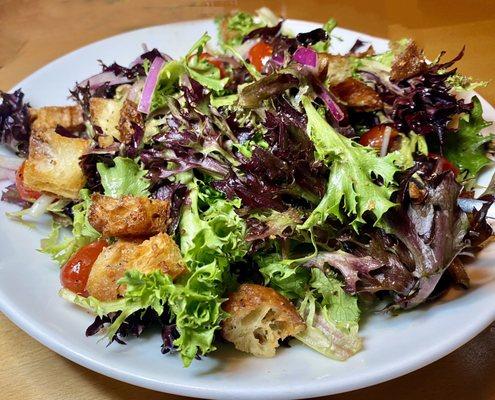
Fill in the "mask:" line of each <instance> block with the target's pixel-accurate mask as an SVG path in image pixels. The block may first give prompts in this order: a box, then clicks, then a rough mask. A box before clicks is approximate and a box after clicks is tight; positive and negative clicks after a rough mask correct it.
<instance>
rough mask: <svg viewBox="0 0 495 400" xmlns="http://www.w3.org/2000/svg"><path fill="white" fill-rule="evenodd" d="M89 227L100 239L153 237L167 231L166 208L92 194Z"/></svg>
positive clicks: (163, 203) (137, 199) (129, 198)
mask: <svg viewBox="0 0 495 400" xmlns="http://www.w3.org/2000/svg"><path fill="white" fill-rule="evenodd" d="M91 200H92V202H91V206H90V208H89V213H88V219H89V223H90V224H91V225H92V226H93V228H95V229H96V230H97V231H98V232H100V233H101V234H102V235H103V236H107V237H108V236H112V237H130V236H148V237H149V236H153V235H156V234H157V233H160V232H164V231H165V230H166V229H167V225H168V220H169V210H170V204H169V202H168V201H164V200H154V199H153V200H151V199H147V198H146V197H134V196H123V197H121V198H119V199H116V198H113V197H109V196H103V195H101V194H99V193H95V194H93V195H92V196H91Z"/></svg>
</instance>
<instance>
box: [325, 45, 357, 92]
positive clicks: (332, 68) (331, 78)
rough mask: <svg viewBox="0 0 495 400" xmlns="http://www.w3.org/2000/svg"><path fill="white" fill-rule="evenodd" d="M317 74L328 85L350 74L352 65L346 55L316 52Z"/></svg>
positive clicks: (338, 81) (334, 83) (336, 82)
mask: <svg viewBox="0 0 495 400" xmlns="http://www.w3.org/2000/svg"><path fill="white" fill-rule="evenodd" d="M317 67H318V75H319V76H320V77H321V78H322V79H323V80H325V81H326V82H328V84H329V85H330V86H333V85H336V84H338V83H340V82H342V81H344V80H345V79H346V78H349V77H351V76H352V67H351V63H350V62H349V58H348V57H346V56H340V55H334V54H328V53H318V65H317Z"/></svg>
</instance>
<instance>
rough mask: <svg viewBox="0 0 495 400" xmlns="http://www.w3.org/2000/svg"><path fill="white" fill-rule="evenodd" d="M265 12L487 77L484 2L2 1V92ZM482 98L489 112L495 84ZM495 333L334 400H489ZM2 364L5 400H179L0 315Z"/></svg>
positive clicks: (494, 61) (492, 65)
mask: <svg viewBox="0 0 495 400" xmlns="http://www.w3.org/2000/svg"><path fill="white" fill-rule="evenodd" d="M262 5H267V6H269V7H270V8H272V9H273V10H274V11H276V12H279V13H281V14H283V15H285V16H287V17H291V18H299V19H306V20H315V21H324V20H325V19H326V18H327V17H329V16H333V17H335V18H336V19H337V20H338V21H339V24H340V25H341V26H343V27H347V28H351V29H355V30H358V31H362V32H367V33H369V34H372V35H375V36H382V37H388V38H392V39H398V38H401V37H405V36H409V37H412V38H415V39H416V40H417V41H418V42H419V43H420V44H421V45H422V46H423V47H424V48H425V50H426V54H427V56H428V57H430V58H434V57H435V55H436V54H437V53H438V52H439V51H440V50H447V51H448V53H449V55H450V56H454V55H455V54H457V52H458V51H459V50H460V48H461V47H462V46H463V45H466V47H467V51H466V57H465V58H464V59H463V60H462V61H461V62H460V63H459V67H460V70H461V71H462V72H464V73H465V74H467V75H473V76H475V77H476V78H478V79H481V80H489V79H493V78H494V71H495V54H494V53H495V33H494V32H495V30H494V26H495V2H493V1H488V0H486V1H483V0H476V1H464V2H463V1H454V0H435V1H428V0H415V1H392V0H391V1H380V0H376V1H374V2H369V1H364V0H354V1H324V0H287V1H268V0H266V1H234V0H210V1H200V0H182V1H181V0H157V1H146V2H141V1H131V0H121V1H119V0H106V1H97V0H71V1H64V0H52V1H49V0H33V1H27V0H1V1H0V40H1V42H0V88H2V89H9V88H10V87H11V86H12V85H14V84H15V83H16V82H18V81H19V80H21V79H22V78H24V77H25V76H27V75H29V74H30V73H32V72H34V71H35V70H37V69H38V68H40V67H42V66H43V65H45V64H46V63H48V62H49V61H51V60H53V59H55V58H57V57H59V56H61V55H63V54H65V53H67V52H69V51H72V50H74V49H76V48H78V47H80V46H83V45H85V44H88V43H91V42H93V41H95V40H98V39H102V38H104V37H107V36H110V35H114V34H116V33H120V32H123V31H128V30H132V29H136V28H141V27H144V26H147V25H156V24H162V23H167V22H172V21H180V20H188V19H196V18H208V17H212V16H215V15H217V14H219V13H222V12H225V11H226V10H228V9H231V8H244V9H247V10H253V9H255V8H258V7H260V6H262ZM164 48H165V49H166V43H164ZM480 92H481V93H482V94H483V95H484V96H485V97H486V98H487V99H488V100H489V101H491V102H492V103H495V84H493V85H492V86H491V87H489V88H486V89H482V90H480ZM0 279H1V278H0ZM462 323H464V321H459V324H462ZM494 328H495V326H492V327H490V328H488V329H487V330H485V331H484V332H483V333H482V334H481V335H479V336H478V337H477V338H475V339H473V340H472V341H471V342H469V343H468V344H467V345H465V346H463V347H462V348H461V349H459V350H457V351H456V352H454V353H453V354H451V355H449V356H447V357H445V358H444V359H442V360H440V361H438V362H436V363H434V364H432V365H430V366H428V367H426V368H423V369H421V370H419V371H417V372H414V373H411V374H409V375H407V376H404V377H402V378H399V379H396V380H394V381H391V382H388V383H384V384H381V385H378V386H375V387H372V388H368V389H364V390H360V391H356V392H353V393H348V394H343V395H339V396H335V397H332V399H335V400H354V399H368V400H373V399H385V398H390V399H405V400H407V399H417V398H421V399H423V400H430V399H431V400H433V399H434V400H442V399H449V400H456V399H459V400H461V399H468V398H469V399H492V400H495V379H493V377H494V375H495V356H494V355H493V354H495V329H494ZM0 360H1V365H0V398H2V399H23V400H33V399H43V400H51V399H68V398H70V399H72V400H83V399H88V400H103V399H137V398H141V399H150V400H151V399H172V398H176V399H178V398H179V397H177V396H171V395H167V394H161V393H156V392H152V391H149V390H145V389H140V388H137V387H134V386H131V385H128V384H125V383H121V382H118V381H115V380H112V379H109V378H106V377H104V376H101V375H98V374H96V373H94V372H91V371H89V370H87V369H84V368H82V367H80V366H78V365H76V364H74V363H72V362H70V361H67V360H66V359H64V358H62V357H60V356H58V355H57V354H55V353H53V352H51V351H50V350H48V349H46V348H45V347H43V346H42V345H40V344H39V343H37V342H36V341H35V340H34V339H31V338H30V337H29V336H28V335H26V334H25V333H24V332H22V331H21V330H19V329H18V328H17V327H15V326H14V325H13V324H12V323H11V322H10V321H8V320H7V319H6V318H5V317H4V316H3V315H1V314H0Z"/></svg>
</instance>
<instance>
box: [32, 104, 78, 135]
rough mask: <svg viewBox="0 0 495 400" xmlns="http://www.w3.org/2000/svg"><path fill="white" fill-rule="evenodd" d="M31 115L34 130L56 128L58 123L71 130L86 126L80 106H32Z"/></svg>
mask: <svg viewBox="0 0 495 400" xmlns="http://www.w3.org/2000/svg"><path fill="white" fill-rule="evenodd" d="M29 117H30V120H31V129H32V130H33V131H43V130H46V129H55V128H56V127H57V125H60V126H62V127H64V128H65V129H68V130H70V131H78V130H82V128H83V127H84V121H83V114H82V110H81V107H79V106H69V107H41V108H30V109H29Z"/></svg>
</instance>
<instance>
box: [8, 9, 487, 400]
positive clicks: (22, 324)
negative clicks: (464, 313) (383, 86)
mask: <svg viewBox="0 0 495 400" xmlns="http://www.w3.org/2000/svg"><path fill="white" fill-rule="evenodd" d="M212 21H213V19H211V18H202V19H194V20H184V21H176V22H170V23H166V24H157V25H151V26H144V27H141V28H138V29H132V30H128V31H125V32H120V33H117V34H115V35H111V36H108V37H105V38H102V39H99V40H96V41H93V42H91V43H88V44H86V45H83V46H81V47H79V48H76V49H74V50H72V51H70V52H68V53H65V54H63V55H61V56H59V57H57V58H55V59H53V60H52V61H50V62H48V63H47V64H45V65H43V66H41V67H40V68H38V69H37V70H35V71H34V72H32V73H31V74H29V75H28V76H26V77H25V78H23V79H22V80H21V81H19V82H18V83H16V84H15V85H14V86H13V87H12V88H11V90H15V89H18V88H21V87H22V86H23V85H24V84H26V83H28V82H30V81H32V80H36V78H37V76H38V74H41V73H42V72H43V71H44V70H45V69H49V68H51V67H53V65H55V64H57V63H59V62H61V61H63V60H64V59H65V58H68V57H70V56H73V55H74V54H75V53H77V52H80V51H82V50H84V49H86V48H88V47H92V46H94V45H98V44H101V43H102V42H105V41H108V40H114V39H117V38H119V37H123V36H126V35H131V36H132V34H134V33H135V32H138V31H143V30H147V29H155V28H157V29H159V28H161V27H164V26H174V25H176V26H180V25H184V24H191V23H195V24H202V23H211V22H212ZM286 21H288V22H290V23H298V24H299V23H300V24H309V25H315V24H320V23H319V22H316V21H308V20H301V19H293V18H288V19H287V20H286ZM336 29H337V32H338V31H344V32H348V33H352V34H357V35H359V36H365V37H368V38H372V39H375V40H381V41H386V42H387V43H388V42H389V40H388V39H385V38H381V37H377V36H373V35H369V34H367V33H364V32H359V31H355V30H352V29H347V28H341V27H338V28H336ZM476 95H477V96H478V97H479V98H480V100H481V101H482V104H483V106H484V107H485V106H488V107H489V108H491V110H492V111H493V112H494V113H495V107H493V106H492V105H491V104H490V103H489V102H488V101H487V100H486V99H484V98H483V97H482V96H480V95H479V94H476ZM0 312H2V313H3V314H4V315H5V316H6V317H7V318H8V319H9V320H10V321H11V322H13V323H14V324H15V325H16V326H17V327H18V328H20V329H22V330H23V331H24V332H25V333H27V334H28V335H29V336H31V337H32V338H34V339H35V340H37V341H38V342H39V343H41V344H42V345H43V346H45V347H47V348H49V349H50V350H52V351H54V352H55V353H57V354H59V355H61V356H62V357H64V358H67V359H68V360H70V361H72V362H74V363H76V364H78V365H81V366H83V367H85V368H88V369H90V370H92V371H94V372H97V373H99V374H102V375H105V376H107V377H110V378H112V379H116V380H118V381H121V382H125V383H128V384H132V385H135V386H138V387H143V388H146V389H151V390H155V391H159V392H166V393H170V394H174V395H182V396H192V397H198V398H215V399H217V398H219V399H231V398H232V397H234V396H235V398H238V399H250V398H253V397H259V396H264V397H268V396H269V398H271V399H297V398H303V397H304V398H308V397H317V396H325V395H333V394H337V393H343V392H348V391H351V390H358V389H363V388H366V387H369V386H373V385H377V384H380V383H383V382H386V381H389V380H392V379H395V378H398V377H400V376H403V375H406V374H408V373H410V372H413V371H416V370H418V369H420V368H423V367H424V366H426V365H429V364H431V363H433V362H435V361H437V360H439V359H441V358H443V357H445V356H447V355H448V354H450V353H452V352H453V351H455V350H457V349H458V348H459V347H461V346H462V345H464V344H466V343H467V342H469V341H470V340H471V339H473V338H474V337H475V336H476V335H478V334H479V333H480V332H482V331H483V330H484V329H485V328H486V327H488V326H489V325H490V324H491V323H492V322H493V321H494V320H495V306H494V307H493V309H489V310H486V312H485V313H484V314H482V316H479V317H478V319H477V320H476V323H472V324H468V325H461V327H464V328H463V329H460V330H457V331H456V332H455V333H454V334H452V335H451V336H450V337H449V339H450V340H448V341H442V342H440V343H438V344H437V345H436V346H435V348H434V351H426V350H423V351H421V349H420V350H419V351H418V352H417V353H416V354H415V355H414V356H413V357H409V358H408V359H407V362H399V363H398V364H399V365H395V368H393V370H391V367H390V366H389V367H387V368H382V369H381V370H380V369H379V371H378V372H377V371H376V370H373V372H371V371H370V373H368V374H365V375H364V376H362V378H361V379H360V380H359V381H358V383H356V382H355V381H354V382H353V378H352V377H351V376H349V377H347V378H345V379H342V380H341V381H340V382H339V383H338V384H335V382H332V383H331V384H330V385H325V382H324V381H320V382H319V383H318V385H315V384H311V383H306V384H303V385H297V386H292V387H291V388H290V390H289V391H281V390H280V388H277V387H275V388H272V389H270V387H268V388H259V387H258V388H253V389H252V390H251V391H250V392H249V393H246V392H245V391H244V389H240V390H236V389H227V390H225V389H222V388H220V387H219V386H217V387H216V388H212V387H204V386H201V387H198V386H194V384H191V385H184V384H180V383H173V382H158V381H156V380H154V379H148V378H146V377H145V376H137V375H135V374H133V373H132V372H128V371H125V370H123V369H120V368H114V367H112V366H110V365H108V364H105V363H102V362H100V361H97V360H95V359H92V358H91V357H88V356H86V355H84V354H83V353H81V352H79V351H77V350H74V349H72V348H69V347H68V346H65V345H63V344H62V343H60V342H58V341H57V340H54V339H51V338H50V335H49V332H47V331H44V330H43V329H39V328H40V327H41V328H43V325H42V324H37V323H33V322H30V320H29V317H28V316H27V315H26V313H24V312H22V311H21V310H18V309H16V306H15V303H13V302H9V300H8V298H7V297H6V296H5V295H4V294H3V293H2V291H0ZM430 350H431V349H430ZM396 364H397V363H396Z"/></svg>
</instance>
